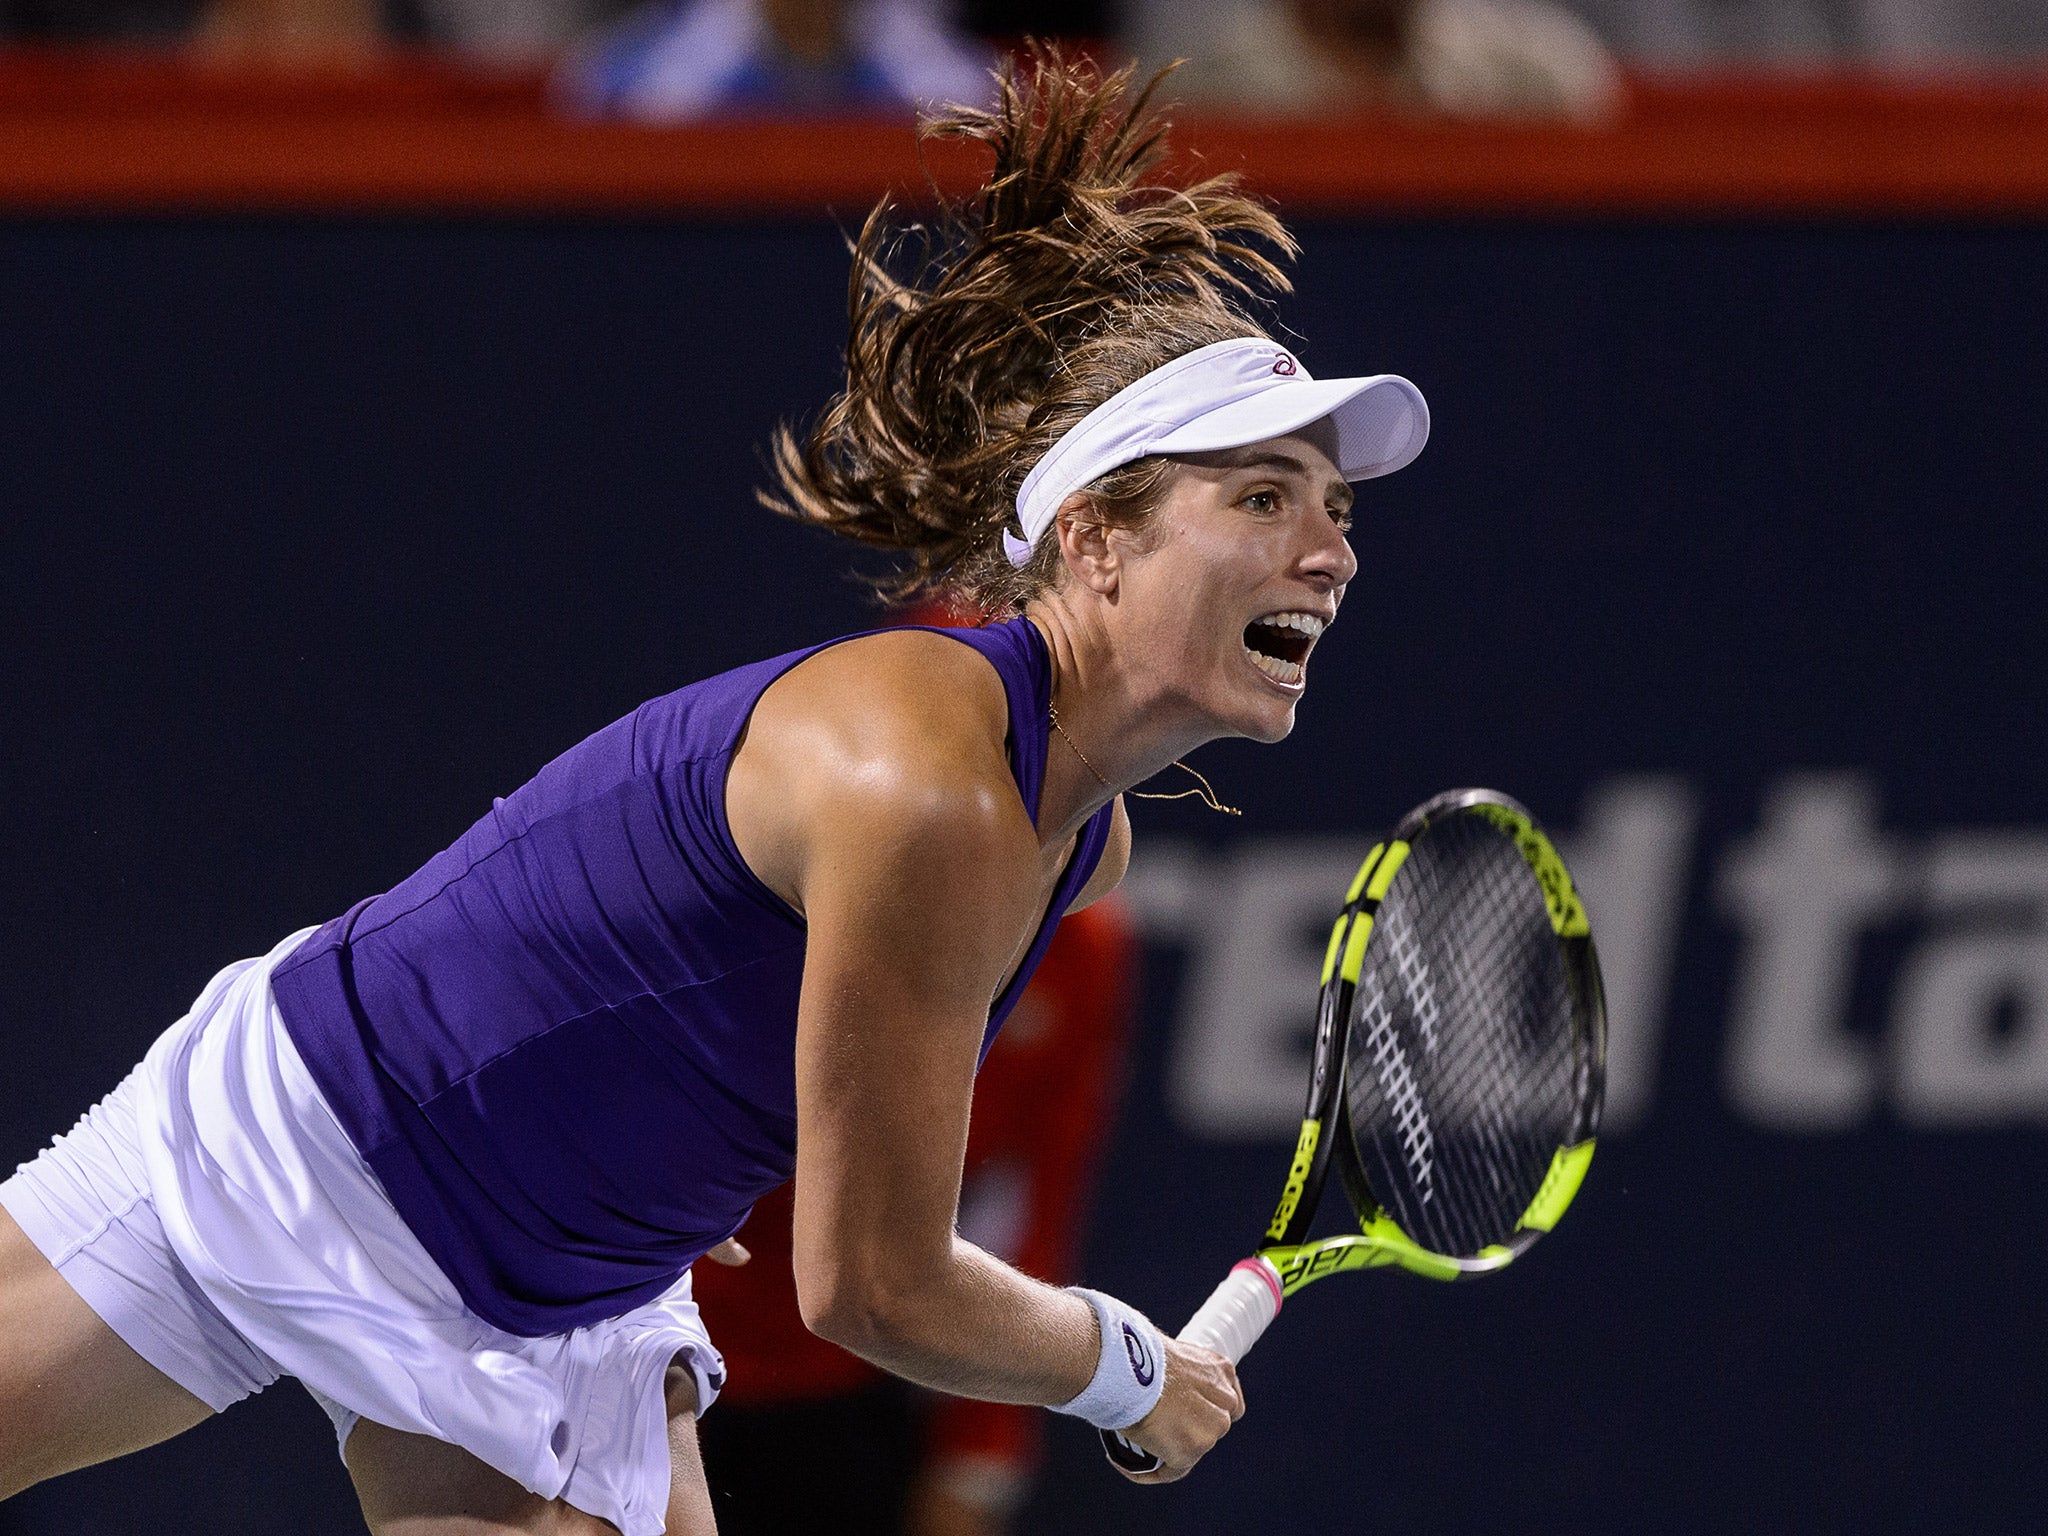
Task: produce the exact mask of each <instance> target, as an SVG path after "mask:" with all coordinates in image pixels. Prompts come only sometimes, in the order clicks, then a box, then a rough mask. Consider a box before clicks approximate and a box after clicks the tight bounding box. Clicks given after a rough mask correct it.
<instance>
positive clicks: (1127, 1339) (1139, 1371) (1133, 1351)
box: [1123, 1323, 1159, 1387]
mask: <svg viewBox="0 0 2048 1536" xmlns="http://www.w3.org/2000/svg"><path fill="white" fill-rule="evenodd" d="M1123 1329H1124V1354H1125V1355H1126V1356H1128V1357H1129V1359H1130V1362H1131V1374H1132V1375H1133V1376H1135V1377H1137V1378H1138V1385H1139V1386H1141V1387H1149V1386H1151V1385H1152V1377H1153V1375H1154V1374H1155V1373H1156V1372H1157V1371H1158V1369H1159V1362H1158V1361H1157V1360H1155V1359H1153V1358H1152V1345H1151V1342H1150V1341H1149V1340H1148V1339H1146V1338H1145V1336H1144V1335H1143V1334H1141V1333H1139V1332H1138V1330H1137V1329H1135V1328H1133V1327H1132V1326H1131V1325H1130V1324H1129V1323H1125V1324H1124V1325H1123Z"/></svg>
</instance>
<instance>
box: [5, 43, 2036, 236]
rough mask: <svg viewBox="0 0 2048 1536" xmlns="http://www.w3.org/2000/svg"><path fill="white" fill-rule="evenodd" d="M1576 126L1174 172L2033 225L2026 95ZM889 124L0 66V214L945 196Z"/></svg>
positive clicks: (251, 69)
mask: <svg viewBox="0 0 2048 1536" xmlns="http://www.w3.org/2000/svg"><path fill="white" fill-rule="evenodd" d="M1628 97H1629V105H1628V108H1627V110H1626V111H1625V112H1623V113H1622V114H1621V115H1620V116H1619V117H1617V118H1616V119H1615V120H1614V121H1613V122H1612V123H1611V124H1605V125H1602V126H1598V127H1569V126H1555V125H1553V126H1521V127H1511V126H1488V125H1476V124H1455V123H1436V122H1421V121H1416V120H1412V119H1407V118H1402V117H1400V116H1397V115H1391V114H1378V115H1359V116H1351V117H1343V118H1334V119H1330V120H1326V121H1312V122H1307V123H1303V122H1299V121H1289V122H1279V121H1261V120H1258V119H1252V118H1225V117H1201V116H1195V115H1193V114H1189V115H1188V117H1187V121H1186V126H1185V131H1184V133H1183V134H1182V136H1181V143H1182V150H1181V153H1183V154H1184V155H1186V156H1187V157H1188V158H1189V159H1190V160H1191V161H1193V162H1195V163H1198V164H1200V165H1201V166H1203V167H1205V168H1211V169H1215V170H1219V171H1220V170H1232V169H1236V170H1242V171H1243V172H1244V173H1245V175H1246V178H1247V180H1248V182H1249V184H1250V186H1251V187H1252V189H1253V190H1254V191H1256V192H1258V193H1259V194H1260V195H1262V196H1266V197H1270V198H1272V199H1274V200H1275V201H1276V202H1278V203H1280V204H1282V205H1283V206H1284V207H1285V208H1286V209H1288V210H1289V211H1290V212H1303V211H1316V212H1400V213H1431V212H1439V213H1534V214H1545V213H1555V214H1571V213H1621V214H1626V213H1646V214H1669V213H1708V214H1736V215H1739V214H1750V213H1761V214H1777V213H1828V214H1872V215H1897V214H1907V215H1911V214H1922V215H1966V216H1967V215H1980V216H1991V217H2002V216H2012V215H2023V214H2030V215H2039V214H2041V213H2043V212H2048V75H2043V76H2027V75H2014V74H2010V73H2007V74H2000V75H1986V76H1977V77H1973V76H1966V75H1956V76H1945V77H1939V78H1918V79H1915V78H1907V77H1897V76H1875V75H1864V76H1858V75H1815V76H1810V77H1799V76H1785V75H1776V74H1774V75H1769V76H1756V77H1747V78H1742V77H1732V76H1731V77H1724V78H1718V79H1715V78H1692V77H1688V78H1685V79H1682V80H1681V79H1677V78H1640V77H1639V78H1637V79H1635V80H1633V81H1632V82H1631V83H1630V86H1629V92H1628ZM925 154H926V158H925V160H921V159H920V156H919V149H918V145H917V143H916V141H915V139H914V138H913V136H912V134H911V133H910V132H909V130H908V125H907V122H906V121H905V119H904V118H903V116H902V115H901V114H893V115H887V116H882V117H868V118H856V117H849V118H841V119H834V120H828V121H820V122H810V123H776V122H727V123H717V124H697V125H691V126H686V127H677V128H642V127H635V126H629V125H621V124H588V123H575V122H569V121H566V120H563V119H560V118H558V117H556V116H554V115H552V114H551V113H550V111H549V108H548V103H547V97H546V91H545V84H544V78H543V76H542V74H541V72H539V71H538V70H529V71H506V70H501V69H494V68H491V67H489V66H486V65H482V64H477V63H474V62H470V61H465V60H460V59H456V58H453V57H444V56H435V55H413V54H387V55H373V56H370V57H367V58H365V59H362V60H355V61H349V62H346V63H337V64H327V65H306V66H281V65H273V66H232V65H228V64H224V63H220V62H217V61H216V62H208V61H206V60H205V59H203V58H201V57H198V56H194V55H186V54H158V55H151V54H141V53H100V52H93V51H86V50H49V49H11V50H0V207H5V208H11V209H16V210H24V209H35V210H43V211H49V210H62V209H76V210H80V211H150V210H163V211H202V210H209V209H250V208H257V209H261V208H275V209H317V210H327V211H342V212H346V211H351V210H363V211H379V210H396V209H441V210H449V211H490V210H502V209H518V210H521V211H527V212H547V211H551V210H559V211H564V212H577V211H581V212H593V211H595V212H607V211H609V212H618V213H641V214H644V213H659V212H674V213H698V212H712V211H718V212H750V211H754V212H781V213H787V212H790V211H797V210H819V211H822V210H824V209H826V208H828V207H831V208H836V209H838V210H840V211H842V212H843V211H846V210H848V209H858V208H860V207H862V206H864V205H865V204H867V203H869V202H872V201H873V200H874V199H875V198H876V197H878V196H880V195H881V194H882V193H884V192H894V193H896V194H898V195H899V196H908V197H911V198H913V199H914V198H917V197H920V196H923V195H925V188H926V185H927V184H926V176H925V173H926V170H927V161H928V163H929V165H928V168H929V170H930V171H931V173H932V175H933V176H934V177H935V178H936V180H937V181H938V183H939V185H940V186H941V187H942V188H948V189H957V188H965V187H967V186H969V185H971V182H972V179H973V176H974V175H975V174H976V173H977V171H978V167H977V165H976V163H975V161H974V160H973V158H972V152H971V151H969V150H965V149H962V148H961V147H960V146H958V145H949V144H945V143H939V144H933V145H930V146H928V147H927V149H926V152H925Z"/></svg>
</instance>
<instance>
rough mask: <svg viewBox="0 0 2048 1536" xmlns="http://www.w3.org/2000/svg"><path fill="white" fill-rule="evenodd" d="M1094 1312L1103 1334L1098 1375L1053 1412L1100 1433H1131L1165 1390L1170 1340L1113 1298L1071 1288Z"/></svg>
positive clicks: (1097, 1364) (1149, 1321) (1134, 1311)
mask: <svg viewBox="0 0 2048 1536" xmlns="http://www.w3.org/2000/svg"><path fill="white" fill-rule="evenodd" d="M1067 1290H1068V1293H1069V1294H1070V1295H1074V1296H1078V1297H1080V1298H1081V1299H1082V1300H1083V1301H1085V1302H1087V1303H1088V1305H1089V1306H1091V1307H1093V1308H1094V1309H1095V1321H1096V1323H1097V1324H1098V1325H1099V1326H1100V1327H1101V1330H1102V1351H1101V1353H1100V1354H1099V1355H1098V1356H1097V1357H1096V1361H1095V1376H1094V1379H1093V1380H1091V1381H1090V1382H1089V1383H1088V1385H1087V1386H1086V1387H1084V1388H1083V1389H1082V1391H1081V1395H1080V1396H1079V1397H1076V1398H1075V1399H1074V1400H1073V1401H1071V1402H1066V1403H1060V1404H1057V1405H1056V1406H1055V1407H1054V1408H1053V1412H1054V1413H1071V1414H1072V1415H1073V1416H1074V1417H1075V1418H1077V1419H1085V1420H1087V1421H1088V1422H1089V1423H1090V1424H1093V1425H1094V1426H1095V1427H1096V1428H1097V1429H1129V1428H1130V1427H1131V1426H1132V1425H1133V1424H1135V1423H1137V1422H1138V1421H1139V1420H1140V1419H1142V1418H1144V1417H1145V1415H1146V1414H1148V1413H1150V1412H1151V1411H1152V1409H1153V1407H1154V1405H1155V1404H1157V1403H1158V1401H1159V1394H1160V1393H1161V1392H1162V1391H1164V1390H1165V1388H1166V1340H1165V1338H1164V1337H1162V1336H1161V1334H1160V1332H1159V1330H1158V1329H1157V1328H1155V1327H1154V1326H1153V1325H1152V1320H1151V1319H1150V1318H1148V1317H1147V1316H1145V1314H1144V1313H1142V1312H1140V1311H1139V1310H1138V1309H1137V1308H1135V1307H1129V1306H1126V1305H1124V1303H1122V1302H1120V1301H1118V1300H1117V1299H1116V1298H1115V1297H1114V1296H1105V1295H1103V1294H1102V1293H1101V1292H1100V1291H1090V1290H1086V1289H1084V1288H1082V1287H1081V1286H1078V1285H1070V1286H1068V1287H1067Z"/></svg>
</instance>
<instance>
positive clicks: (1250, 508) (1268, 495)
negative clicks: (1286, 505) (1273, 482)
mask: <svg viewBox="0 0 2048 1536" xmlns="http://www.w3.org/2000/svg"><path fill="white" fill-rule="evenodd" d="M1238 505H1239V506H1241V507H1243V508H1244V509H1245V510H1246V511H1247V512H1256V513H1257V514H1258V515H1259V516H1261V517H1265V516H1268V515H1270V514H1271V513H1274V512H1278V511H1279V510H1280V493H1279V492H1278V491H1249V492H1247V493H1246V494H1245V496H1244V497H1243V499H1242V500H1240V501H1239V502H1238Z"/></svg>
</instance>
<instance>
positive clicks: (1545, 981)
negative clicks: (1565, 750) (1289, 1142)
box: [1102, 789, 1607, 1472]
mask: <svg viewBox="0 0 2048 1536" xmlns="http://www.w3.org/2000/svg"><path fill="white" fill-rule="evenodd" d="M1606 1048H1607V1016H1606V1005H1605V1003H1604V1001H1603V997H1602V993H1601V987H1600V963H1599V960H1598V958H1597V957H1596V955H1595V954H1594V950H1593V936H1592V934H1591V932H1590V931H1589V929H1588V927H1587V924H1586V911H1585V908H1584V906H1583V905H1581V903H1580V901H1579V896H1578V893H1577V891H1576V890H1574V889H1573V887H1572V881H1571V876H1570V875H1569V874H1567V873H1566V871H1565V867H1564V861H1563V860H1562V859H1560V858H1559V857H1558V856H1557V850H1556V849H1555V848H1553V847H1552V846H1551V844H1550V839H1549V838H1547V837H1545V836H1544V835H1543V832H1542V829H1541V828H1539V827H1538V826H1537V825H1536V823H1535V820H1534V819H1533V818H1532V817H1531V816H1530V814H1529V813H1528V811H1526V810H1525V809H1523V807H1522V806H1520V805H1519V804H1517V803H1516V802H1515V801H1513V800H1510V799H1509V798H1508V797H1507V796H1506V795H1502V794H1496V793H1495V792H1494V791H1492V790H1486V789H1456V790H1451V791H1449V792H1448V793H1445V794H1441V795H1438V796H1437V797H1436V798H1434V799H1432V800H1430V801H1428V802H1427V803H1426V804H1423V805H1421V806H1418V807H1417V808H1416V809H1415V810H1413V811H1411V812H1409V814H1408V816H1407V817H1406V819H1404V820H1403V821H1402V822H1401V824H1400V825H1399V826H1398V827H1396V828H1395V829H1394V832H1393V835H1392V836H1391V837H1389V838H1388V839H1387V841H1386V842H1384V843H1380V844H1378V845H1377V846H1375V847H1374V848H1373V850H1372V852H1371V853H1369V854H1367V855H1366V859H1365V863H1364V864H1363V865H1362V866H1361V867H1360V868H1359V871H1358V876H1357V878H1356V879H1355V880H1353V881H1352V882H1351V889H1350V890H1349V891H1348V892H1347V893H1346V894H1345V899H1344V910H1343V911H1342V912H1341V913H1340V914H1339V915H1338V918H1337V923H1336V926H1335V927H1334V928H1333V929H1331V931H1330V946H1329V950H1328V952H1327V953H1326V954H1325V956H1324V958H1323V974H1322V991H1321V995H1320V997H1319V999H1318V1002H1317V1010H1316V1036H1315V1052H1314V1057H1313V1060H1312V1064H1311V1067H1310V1072H1309V1089H1308V1107H1307V1110H1306V1113H1305V1114H1304V1116H1303V1118H1302V1122H1301V1135H1300V1138H1299V1139H1298V1140H1297V1141H1296V1143H1295V1149H1294V1159H1293V1161H1292V1163H1291V1164H1290V1165H1289V1166H1288V1170H1287V1182H1286V1184H1285V1186H1284V1187H1283V1189H1282V1192H1281V1195H1280V1205H1279V1208H1278V1209H1277V1210H1276V1211H1274V1213H1273V1219H1272V1221H1271V1222H1269V1223H1268V1224H1267V1226H1266V1230H1265V1234H1264V1237H1263V1239H1262V1241H1261V1243H1260V1245H1259V1247H1258V1249H1257V1251H1256V1252H1255V1253H1254V1254H1253V1256H1252V1257H1250V1258H1248V1259H1245V1260H1242V1261H1241V1262H1240V1263H1238V1264H1237V1265H1236V1267H1235V1268H1233V1269H1232V1270H1231V1272H1230V1273H1229V1275H1228V1276H1226V1277H1225V1279H1224V1281H1223V1283H1222V1284H1221V1285H1219V1286H1217V1287H1216V1289H1215V1291H1214V1292H1213V1293H1212V1294H1211V1295H1210V1297H1209V1299H1208V1300H1207V1301H1205V1302H1204V1303H1203V1304H1202V1306H1201V1308H1200V1310H1198V1311H1197V1312H1196V1313H1195V1315H1194V1317H1193V1319H1192V1320H1191V1321H1190V1322H1189V1323H1188V1325H1187V1327H1185V1328H1183V1329H1182V1330H1181V1332H1180V1337H1181V1338H1182V1339H1183V1340H1186V1341H1188V1342H1190V1343H1195V1344H1202V1345H1205V1346H1207V1347H1208V1348H1210V1349H1213V1350H1216V1351H1218V1352H1219V1353H1221V1354H1223V1355H1226V1356H1228V1357H1229V1358H1230V1360H1231V1361H1232V1362H1233V1363H1235V1362H1237V1361H1239V1360H1242V1359H1243V1358H1244V1357H1245V1355H1246V1354H1247V1353H1248V1352H1249V1351H1250V1349H1251V1347H1252V1345H1253V1344H1254V1343H1255V1342H1257V1340H1258V1338H1259V1336H1260V1335H1261V1334H1262V1333H1264V1332H1265V1331H1266V1328H1267V1326H1268V1325H1269V1324H1270V1323H1271V1322H1272V1321H1273V1319H1274V1317H1275V1316H1277V1315H1278V1313H1279V1311H1280V1304H1281V1302H1282V1301H1283V1300H1284V1299H1285V1298H1286V1297H1288V1296H1292V1295H1293V1294H1294V1293H1295V1292H1296V1291H1298V1290H1300V1289H1301V1288H1302V1287H1303V1286H1305V1285H1308V1284H1310V1283H1312V1282H1314V1281H1317V1280H1320V1279H1322V1278H1323V1277H1324V1276H1326V1275H1336V1274H1342V1273H1344V1272H1345V1271H1347V1270H1354V1269H1377V1268H1381V1267H1384V1266H1387V1265H1397V1266H1399V1267H1400V1268H1402V1269H1406V1270H1411V1271H1413V1272H1414V1273H1416V1274H1418V1275H1425V1276H1427V1277H1429V1278H1430V1279H1432V1280H1462V1279H1465V1278H1468V1277H1470V1276H1474V1275H1485V1274H1491V1273H1493V1272H1494V1271H1495V1270H1498V1269H1501V1268H1504V1267H1505V1266H1506V1265H1508V1264H1509V1263H1511V1262H1513V1261H1514V1260H1515V1259H1516V1258H1517V1257H1519V1256H1520V1255H1521V1254H1522V1253H1523V1252H1525V1251H1526V1250H1527V1249H1528V1248H1529V1246H1530V1245H1531V1244H1532V1243H1534V1242H1535V1241H1536V1239H1537V1238H1538V1237H1540V1236H1542V1235H1543V1234H1544V1233H1545V1232H1548V1231H1549V1230H1550V1229H1551V1228H1552V1227H1554V1226H1556V1225H1557V1222H1558V1218H1559V1217H1561V1216H1563V1215H1564V1212H1565V1208H1566V1207H1567V1206H1569V1205H1570V1204H1571V1203H1572V1197H1573V1196H1574V1195H1576V1194H1577V1193H1578V1190H1579V1184H1580V1181H1581V1180H1583V1179H1584V1178H1585V1176H1586V1167H1587V1165H1588V1164H1589V1163H1590V1162H1591V1161H1592V1158H1593V1138H1594V1134H1595V1132H1596V1131H1597V1130H1598V1128H1599V1122H1600V1100H1601V1093H1602V1089H1603V1087H1604V1084H1605V1080H1606ZM1333 1161H1334V1162H1335V1163H1336V1165H1337V1170H1338V1174H1339V1177H1340V1179H1341V1181H1342V1183H1343V1186H1344V1189H1345V1192H1346V1194H1347V1195H1348V1196H1349V1197H1350V1201H1351V1208H1352V1211H1353V1213H1354V1214H1355V1215H1356V1216H1357V1218H1358V1227H1359V1230H1358V1231H1357V1232H1354V1233H1346V1234H1344V1235H1341V1236H1337V1237H1325V1238H1320V1239H1316V1240H1313V1241H1311V1240H1310V1239H1309V1237H1308V1230H1309V1223H1310V1221H1311V1220H1312V1218H1313V1217H1314V1216H1315V1212H1316V1206H1317V1204H1318V1202H1319V1201H1320V1200H1321V1198H1322V1191H1323V1184H1324V1181H1325V1180H1326V1178H1327V1177H1328V1175H1329V1170H1330V1164H1331V1163H1332V1162H1333ZM1102 1443H1103V1449H1104V1450H1105V1451H1107V1452H1108V1454H1109V1458H1110V1460H1112V1461H1114V1462H1115V1463H1116V1464H1117V1465H1118V1466H1120V1467H1123V1468H1125V1469H1126V1470H1127V1471H1131V1472H1149V1471H1152V1470H1154V1469H1155V1468H1156V1467H1157V1466H1158V1465H1159V1463H1158V1461H1157V1460H1156V1459H1155V1458H1154V1457H1153V1456H1152V1455H1151V1454H1150V1453H1148V1452H1146V1451H1143V1450H1140V1449H1138V1448H1137V1447H1136V1446H1133V1445H1132V1444H1130V1442H1128V1441H1126V1440H1125V1439H1124V1438H1123V1437H1122V1436H1121V1435H1118V1434H1115V1433H1114V1432H1112V1431H1109V1430H1105V1431H1103V1432H1102Z"/></svg>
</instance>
